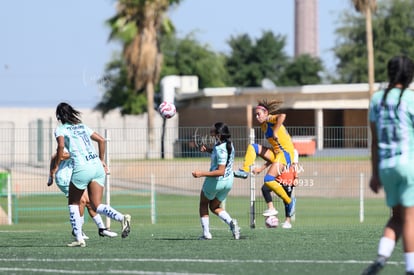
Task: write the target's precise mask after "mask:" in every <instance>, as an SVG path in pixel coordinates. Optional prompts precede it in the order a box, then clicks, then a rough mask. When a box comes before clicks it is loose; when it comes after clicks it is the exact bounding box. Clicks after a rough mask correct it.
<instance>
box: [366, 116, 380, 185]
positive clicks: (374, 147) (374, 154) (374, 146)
mask: <svg viewBox="0 0 414 275" xmlns="http://www.w3.org/2000/svg"><path fill="white" fill-rule="evenodd" d="M370 128H371V137H372V143H371V167H372V177H371V180H370V183H369V187H370V188H371V190H372V191H373V192H374V193H378V191H379V190H380V188H381V186H382V184H381V181H380V179H379V170H378V162H379V157H378V136H377V127H376V124H375V122H371V123H370Z"/></svg>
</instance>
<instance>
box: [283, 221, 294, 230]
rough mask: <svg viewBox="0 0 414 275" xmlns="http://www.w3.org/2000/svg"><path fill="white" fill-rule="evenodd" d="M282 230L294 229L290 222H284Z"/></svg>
mask: <svg viewBox="0 0 414 275" xmlns="http://www.w3.org/2000/svg"><path fill="white" fill-rule="evenodd" d="M282 228H284V229H291V228H292V224H291V223H290V222H284V223H283V224H282Z"/></svg>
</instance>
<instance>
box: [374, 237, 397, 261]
mask: <svg viewBox="0 0 414 275" xmlns="http://www.w3.org/2000/svg"><path fill="white" fill-rule="evenodd" d="M394 247H395V241H394V240H392V239H390V238H387V237H382V238H381V239H380V241H379V245H378V255H379V256H384V257H386V258H389V257H391V254H392V251H393V250H394Z"/></svg>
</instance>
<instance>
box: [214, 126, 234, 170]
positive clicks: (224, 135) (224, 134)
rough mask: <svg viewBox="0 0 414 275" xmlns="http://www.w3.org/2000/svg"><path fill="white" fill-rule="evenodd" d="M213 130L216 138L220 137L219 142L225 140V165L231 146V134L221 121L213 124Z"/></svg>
mask: <svg viewBox="0 0 414 275" xmlns="http://www.w3.org/2000/svg"><path fill="white" fill-rule="evenodd" d="M214 130H215V134H216V135H218V138H219V139H220V144H221V143H223V142H225V143H226V149H227V162H226V166H227V164H228V163H229V159H230V155H231V151H232V146H231V140H230V138H231V134H230V130H229V127H228V126H227V125H226V124H225V123H223V122H217V123H215V124H214Z"/></svg>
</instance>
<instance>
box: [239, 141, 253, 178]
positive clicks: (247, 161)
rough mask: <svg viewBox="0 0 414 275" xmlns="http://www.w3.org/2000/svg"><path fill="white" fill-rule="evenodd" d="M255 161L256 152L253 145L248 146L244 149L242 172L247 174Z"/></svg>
mask: <svg viewBox="0 0 414 275" xmlns="http://www.w3.org/2000/svg"><path fill="white" fill-rule="evenodd" d="M255 159H256V150H255V148H254V147H253V145H251V144H249V145H248V146H247V149H246V154H245V155H244V162H243V168H242V169H243V171H245V172H249V171H250V166H252V165H253V163H254V161H255Z"/></svg>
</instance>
